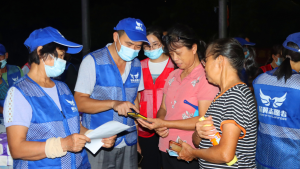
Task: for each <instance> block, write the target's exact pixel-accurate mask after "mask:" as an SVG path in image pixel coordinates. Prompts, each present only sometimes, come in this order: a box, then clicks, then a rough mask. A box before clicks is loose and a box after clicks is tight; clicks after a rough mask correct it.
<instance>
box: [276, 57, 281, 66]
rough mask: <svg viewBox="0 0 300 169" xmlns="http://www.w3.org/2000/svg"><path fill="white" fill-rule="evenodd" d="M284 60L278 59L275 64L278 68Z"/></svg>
mask: <svg viewBox="0 0 300 169" xmlns="http://www.w3.org/2000/svg"><path fill="white" fill-rule="evenodd" d="M282 60H283V59H282V58H278V59H277V62H275V63H276V65H277V66H280V65H281V63H282Z"/></svg>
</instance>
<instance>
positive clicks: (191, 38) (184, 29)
mask: <svg viewBox="0 0 300 169" xmlns="http://www.w3.org/2000/svg"><path fill="white" fill-rule="evenodd" d="M178 37H181V39H179V41H176V40H175V41H174V39H176V38H178ZM196 37H197V36H196V33H195V31H194V30H193V29H192V28H190V27H189V26H187V25H182V24H176V25H175V26H173V27H172V28H170V29H169V30H168V33H167V35H166V36H165V38H164V40H163V43H164V45H165V48H164V50H165V52H166V53H169V52H170V51H173V50H176V49H177V48H180V47H183V46H185V47H187V48H188V49H192V47H193V45H194V44H196V45H197V54H198V58H199V61H201V60H203V59H204V58H205V51H206V43H205V42H204V41H202V40H198V39H197V38H196Z"/></svg>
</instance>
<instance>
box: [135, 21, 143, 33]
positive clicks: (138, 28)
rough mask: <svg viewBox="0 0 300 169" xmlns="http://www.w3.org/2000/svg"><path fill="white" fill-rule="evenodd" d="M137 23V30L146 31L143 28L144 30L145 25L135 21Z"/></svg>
mask: <svg viewBox="0 0 300 169" xmlns="http://www.w3.org/2000/svg"><path fill="white" fill-rule="evenodd" d="M135 22H136V27H135V29H137V30H140V31H144V30H143V28H142V26H143V24H142V23H139V22H138V21H135Z"/></svg>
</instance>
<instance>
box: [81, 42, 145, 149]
mask: <svg viewBox="0 0 300 169" xmlns="http://www.w3.org/2000/svg"><path fill="white" fill-rule="evenodd" d="M90 55H91V56H92V57H93V59H94V61H95V68H96V84H95V87H94V90H93V92H92V94H91V96H90V98H92V99H96V100H119V101H129V102H131V103H133V104H134V100H135V98H136V96H137V92H138V87H139V83H140V80H141V73H142V72H141V63H140V61H139V60H138V59H137V58H135V59H134V60H133V61H132V62H131V70H130V72H129V75H128V77H127V80H126V82H125V83H124V84H123V81H122V77H121V75H120V72H119V69H118V67H117V65H116V63H115V62H114V60H113V58H112V57H111V55H110V53H109V50H108V48H107V47H104V48H102V49H99V50H97V51H94V52H92V53H90ZM109 121H118V122H121V123H123V124H126V125H129V126H133V125H135V123H134V120H133V119H132V118H130V117H123V116H119V115H118V113H117V112H115V111H114V110H113V109H110V110H107V111H104V112H101V113H100V112H99V113H96V114H87V113H84V114H83V122H82V124H83V126H84V127H86V128H88V129H95V128H97V127H99V126H101V125H102V124H104V123H106V122H109ZM124 133H125V134H124ZM124 133H120V134H119V135H118V137H117V139H116V143H115V146H117V145H118V144H119V143H120V142H121V141H122V140H123V139H125V143H126V144H127V145H129V146H131V145H134V144H136V143H137V132H136V127H131V128H130V129H128V130H126V132H124Z"/></svg>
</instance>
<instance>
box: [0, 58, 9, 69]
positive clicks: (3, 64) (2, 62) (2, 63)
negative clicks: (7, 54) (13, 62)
mask: <svg viewBox="0 0 300 169" xmlns="http://www.w3.org/2000/svg"><path fill="white" fill-rule="evenodd" d="M0 63H1V69H3V68H4V67H5V66H6V63H7V62H6V59H4V60H1V61H0Z"/></svg>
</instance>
